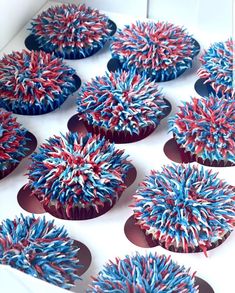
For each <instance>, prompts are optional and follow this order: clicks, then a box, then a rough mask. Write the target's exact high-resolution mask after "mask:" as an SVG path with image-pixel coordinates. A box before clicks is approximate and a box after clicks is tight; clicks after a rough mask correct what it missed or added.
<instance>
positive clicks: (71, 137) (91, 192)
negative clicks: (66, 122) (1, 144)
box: [28, 132, 131, 220]
mask: <svg viewBox="0 0 235 293" xmlns="http://www.w3.org/2000/svg"><path fill="white" fill-rule="evenodd" d="M126 158H127V156H126V155H124V151H121V150H116V149H115V148H114V144H110V143H109V142H108V141H105V139H104V138H100V137H99V136H92V135H91V134H87V135H86V136H80V137H79V136H78V134H76V133H71V132H70V133H67V134H66V135H65V136H64V135H61V136H54V137H52V138H49V139H48V140H47V142H46V143H44V144H42V145H41V147H40V148H39V151H38V152H37V153H35V154H33V155H32V157H31V164H30V166H29V170H28V177H29V183H28V186H29V187H30V188H31V190H32V196H36V197H37V198H38V199H39V201H40V202H41V203H42V205H43V207H44V209H45V210H46V211H47V212H49V213H51V214H52V215H54V216H56V217H58V218H63V219H69V220H83V219H90V218H94V217H97V216H99V215H101V214H103V213H105V212H106V211H107V210H108V209H110V208H111V207H112V206H113V205H114V203H115V202H116V201H117V200H118V198H119V196H120V195H121V193H122V192H123V191H124V190H125V188H126V184H125V179H126V177H127V171H128V170H129V169H130V168H131V164H130V162H129V161H127V160H126Z"/></svg>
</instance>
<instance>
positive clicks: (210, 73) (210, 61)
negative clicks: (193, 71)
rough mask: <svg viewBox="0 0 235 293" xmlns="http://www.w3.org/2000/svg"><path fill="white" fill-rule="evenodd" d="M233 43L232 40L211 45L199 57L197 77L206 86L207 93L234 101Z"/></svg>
mask: <svg viewBox="0 0 235 293" xmlns="http://www.w3.org/2000/svg"><path fill="white" fill-rule="evenodd" d="M234 52H235V43H234V41H233V40H232V39H228V40H227V41H226V42H216V43H214V44H212V45H211V46H210V47H209V49H208V50H207V51H205V52H204V54H203V55H202V56H201V58H200V60H201V63H202V65H201V68H200V69H199V70H198V76H199V77H200V79H202V80H203V82H204V83H205V84H206V85H207V87H208V89H209V92H213V93H215V94H217V95H218V96H219V97H222V98H227V99H233V100H235V91H234V87H235V85H234V83H233V75H234V73H235V71H234V70H235V69H234Z"/></svg>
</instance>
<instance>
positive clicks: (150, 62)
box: [111, 22, 200, 81]
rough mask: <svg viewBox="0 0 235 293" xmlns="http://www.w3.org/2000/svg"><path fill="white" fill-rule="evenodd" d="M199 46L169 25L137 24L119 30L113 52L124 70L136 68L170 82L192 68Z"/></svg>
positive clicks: (159, 23) (184, 31)
mask: <svg viewBox="0 0 235 293" xmlns="http://www.w3.org/2000/svg"><path fill="white" fill-rule="evenodd" d="M199 50H200V46H199V44H198V43H197V42H196V41H195V40H194V39H193V38H192V37H191V36H190V35H188V34H187V32H186V30H185V29H183V28H181V27H178V26H175V25H173V24H171V23H167V22H157V23H154V22H137V23H136V24H131V25H126V26H125V28H124V29H123V30H121V29H119V30H118V31H117V33H116V35H115V36H114V37H113V42H112V44H111V53H112V57H113V58H117V59H118V60H119V61H120V62H121V64H122V67H123V68H124V69H129V68H132V67H133V68H136V70H137V72H138V73H141V72H145V73H146V75H147V76H148V77H150V78H151V79H153V80H156V81H168V80H171V79H174V78H176V77H178V76H179V75H181V74H182V73H183V72H184V71H185V70H186V69H189V68H191V67H192V61H193V58H194V57H195V56H196V55H197V54H198V53H199Z"/></svg>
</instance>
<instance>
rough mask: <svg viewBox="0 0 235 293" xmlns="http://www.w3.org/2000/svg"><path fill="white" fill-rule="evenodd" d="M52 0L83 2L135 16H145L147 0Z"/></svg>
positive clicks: (54, 0) (55, 0)
mask: <svg viewBox="0 0 235 293" xmlns="http://www.w3.org/2000/svg"><path fill="white" fill-rule="evenodd" d="M53 2H64V3H79V4H80V3H85V4H86V5H89V6H91V7H94V8H97V9H102V10H106V11H110V12H116V13H122V14H128V15H132V16H135V17H146V16H147V0H64V1H57V0H53Z"/></svg>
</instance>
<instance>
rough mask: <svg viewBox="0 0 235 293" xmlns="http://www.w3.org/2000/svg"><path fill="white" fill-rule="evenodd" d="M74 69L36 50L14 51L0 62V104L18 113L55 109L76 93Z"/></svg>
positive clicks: (37, 112) (35, 112)
mask: <svg viewBox="0 0 235 293" xmlns="http://www.w3.org/2000/svg"><path fill="white" fill-rule="evenodd" d="M74 74H75V70H74V69H72V68H70V67H69V66H67V65H66V64H64V63H63V61H62V59H59V58H56V57H55V56H53V55H51V54H48V53H45V52H42V51H39V52H36V51H32V52H29V51H26V50H23V51H21V52H18V51H15V52H12V53H11V54H8V55H5V56H4V57H3V58H2V59H1V60H0V91H1V96H0V105H1V106H2V107H3V108H6V109H7V110H11V111H13V112H16V113H18V114H31V115H32V114H42V113H46V112H49V111H52V110H54V109H55V108H57V107H59V106H60V105H61V104H62V103H63V102H64V101H65V99H66V98H67V97H68V96H69V95H70V94H71V93H73V92H74V91H75V90H76V85H75V80H74V77H73V75H74Z"/></svg>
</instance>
